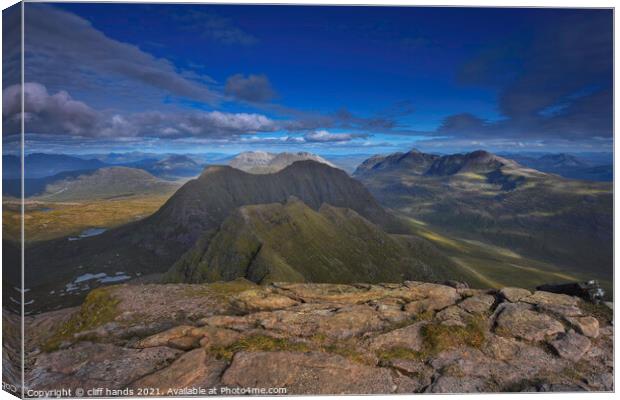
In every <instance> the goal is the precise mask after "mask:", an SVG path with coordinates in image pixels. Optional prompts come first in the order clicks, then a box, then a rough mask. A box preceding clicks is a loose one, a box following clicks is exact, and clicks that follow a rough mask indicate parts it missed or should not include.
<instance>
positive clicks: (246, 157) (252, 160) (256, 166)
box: [228, 151, 335, 174]
mask: <svg viewBox="0 0 620 400" xmlns="http://www.w3.org/2000/svg"><path fill="white" fill-rule="evenodd" d="M304 160H312V161H316V162H320V163H323V164H326V165H329V166H330V167H335V166H334V165H333V164H332V163H330V162H329V161H327V160H326V159H324V158H323V157H321V156H318V155H316V154H312V153H307V152H298V153H286V152H284V153H267V152H264V151H246V152H244V153H240V154H238V155H237V156H235V157H234V158H233V159H232V160H230V161H229V163H228V165H230V166H231V167H233V168H237V169H240V170H242V171H245V172H250V173H253V174H269V173H273V172H278V171H280V170H282V169H284V168H286V167H288V166H289V165H291V164H293V163H294V162H296V161H304Z"/></svg>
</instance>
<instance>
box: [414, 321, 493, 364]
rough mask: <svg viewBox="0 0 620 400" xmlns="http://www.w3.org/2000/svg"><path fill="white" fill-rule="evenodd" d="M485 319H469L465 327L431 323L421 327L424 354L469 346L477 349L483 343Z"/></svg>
mask: <svg viewBox="0 0 620 400" xmlns="http://www.w3.org/2000/svg"><path fill="white" fill-rule="evenodd" d="M484 323H485V318H484V317H483V316H476V317H471V318H470V319H469V320H468V321H467V324H466V325H465V326H448V325H442V324H440V323H432V324H428V325H425V326H423V327H422V330H421V333H422V337H423V338H424V348H425V352H426V353H428V354H429V355H433V354H437V353H440V352H442V351H445V350H449V349H454V348H459V347H464V346H470V347H474V348H477V349H479V348H480V347H482V345H483V343H484V341H485V327H484Z"/></svg>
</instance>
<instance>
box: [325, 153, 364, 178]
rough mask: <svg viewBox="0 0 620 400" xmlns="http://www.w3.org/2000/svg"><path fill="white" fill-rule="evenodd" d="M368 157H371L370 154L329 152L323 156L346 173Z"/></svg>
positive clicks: (350, 172)
mask: <svg viewBox="0 0 620 400" xmlns="http://www.w3.org/2000/svg"><path fill="white" fill-rule="evenodd" d="M369 157H372V154H355V153H353V154H330V155H328V156H325V159H326V160H327V161H329V162H330V163H332V164H334V165H335V166H336V167H338V168H340V169H342V170H344V171H346V172H347V173H348V174H352V173H353V171H355V169H356V168H357V167H358V165H360V164H361V163H362V162H363V161H364V160H366V159H368V158H369Z"/></svg>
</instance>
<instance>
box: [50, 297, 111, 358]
mask: <svg viewBox="0 0 620 400" xmlns="http://www.w3.org/2000/svg"><path fill="white" fill-rule="evenodd" d="M117 305H118V300H117V299H115V298H114V297H113V296H112V294H111V293H110V290H109V289H108V288H98V289H94V290H92V291H91V292H90V293H89V294H88V296H86V299H85V300H84V303H83V304H82V306H81V308H80V311H79V312H78V313H77V314H75V315H74V316H73V317H71V319H69V321H67V322H66V323H64V324H63V325H62V326H61V327H60V328H59V329H58V330H57V331H56V332H55V333H54V334H53V335H52V336H51V337H50V338H49V339H48V340H47V342H45V343H44V344H43V346H42V348H43V350H44V351H54V350H57V349H58V346H59V345H60V344H61V343H62V342H63V341H65V340H70V339H72V338H73V336H74V335H75V334H76V333H79V332H84V331H88V330H91V329H95V328H97V327H99V326H102V325H104V324H106V323H108V322H111V321H113V320H114V318H116V316H117V315H118V310H117Z"/></svg>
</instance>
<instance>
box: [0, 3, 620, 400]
mask: <svg viewBox="0 0 620 400" xmlns="http://www.w3.org/2000/svg"><path fill="white" fill-rule="evenodd" d="M29 2H42V1H39V0H29ZM50 2H54V1H50ZM64 2H76V3H79V2H82V3H104V2H105V3H192V4H231V3H237V4H297V5H369V6H390V5H393V6H436V7H450V6H461V7H463V6H464V7H557V8H614V7H615V2H614V1H610V0H590V1H583V0H582V1H579V0H538V1H532V0H521V1H514V0H505V1H500V0H476V1H467V0H460V1H458V0H457V1H454V0H441V1H424V0H388V1H384V2H382V1H379V0H335V1H334V0H322V1H321V0H296V1H286V0H267V1H265V0H262V1H261V0H242V1H238V2H233V1H226V0H210V1H187V0H186V1H175V0H150V1H135V0H134V1H132V0H124V1H122V0H121V1H119V0H109V1H88V0H87V1H72V0H66V1H64ZM15 3H16V1H14V0H0V5H1V6H2V9H5V8H7V7H9V6H11V5H13V4H15ZM22 15H23V14H22ZM1 24H2V23H1V21H0V27H1ZM614 27H615V12H614ZM22 29H23V24H22ZM618 39H619V33H618V31H617V30H615V29H614V78H615V76H616V71H617V68H618V65H619V64H618V54H617V52H615V48H616V47H615V44H616V43H618ZM22 47H23V32H22ZM22 56H23V52H22ZM0 59H1V54H0ZM22 66H23V59H22ZM1 76H2V71H1V69H0V77H1ZM23 79H24V77H23V73H22V80H23ZM618 89H619V84H618V82H617V81H616V80H615V79H614V93H618ZM22 101H23V99H22ZM22 107H23V104H22ZM617 112H618V110H617V108H616V104H615V101H614V137H615V121H616V116H617ZM22 132H23V127H22ZM22 143H23V138H22ZM619 148H620V144H618V143H617V142H616V141H614V177H618V173H619V172H620V166H619V161H620V156H618V150H619ZM22 152H23V146H22ZM22 167H23V166H22ZM1 172H2V166H1V163H0V173H1ZM22 174H23V171H22ZM615 179H616V178H615ZM615 179H614V189H615ZM22 190H23V188H22ZM22 195H23V193H22ZM618 207H620V200H619V199H618V197H617V196H615V195H614V210H617V209H618ZM0 210H1V206H0ZM619 220H620V217H619V216H618V214H616V213H615V212H614V254H616V253H617V250H618V249H619V248H620V240H619V239H618V237H617V235H616V229H615V228H616V227H617V226H618V221H619ZM22 235H23V218H22ZM0 238H1V234H0ZM22 240H23V237H22ZM0 255H1V249H0ZM614 261H615V259H614ZM22 263H23V258H22ZM615 264H616V263H615V262H614V270H615V266H616V265H615ZM22 268H23V266H22ZM22 280H23V274H22ZM617 283H618V275H617V274H614V287H615V288H618V287H619V286H618V285H617ZM22 286H23V281H22ZM22 296H23V291H22ZM614 298H615V296H614ZM23 302H24V299H23V298H22V304H23ZM22 312H23V310H22ZM614 320H617V311H616V310H614ZM22 325H23V323H22ZM22 329H23V327H22ZM614 339H615V335H614ZM614 343H615V340H614ZM22 351H23V349H22ZM617 357H618V351H617V349H616V348H615V346H614V360H616V359H617ZM22 362H23V360H22ZM614 375H615V379H614V382H615V384H616V385H618V383H619V380H618V371H617V370H616V369H614ZM22 379H23V377H22ZM455 396H466V398H467V399H492V400H495V399H522V398H538V397H540V396H544V398H545V399H553V400H555V399H562V400H573V399H584V398H586V397H587V398H588V399H611V398H614V394H607V393H583V394H579V393H540V394H518V393H517V394H471V395H464V394H457V395H443V394H442V395H433V398H437V399H454V398H455ZM302 397H303V398H306V399H317V400H318V399H324V398H326V396H302ZM329 397H331V396H329ZM352 397H353V398H362V397H368V396H347V398H352ZM372 397H373V398H377V399H383V400H385V399H394V397H393V396H386V395H383V396H372ZM409 397H410V396H398V397H397V398H409ZM14 398H15V397H14V396H11V395H10V394H8V393H7V392H4V391H0V400H4V399H14ZM244 398H247V397H244ZM277 398H282V397H262V399H277Z"/></svg>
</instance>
